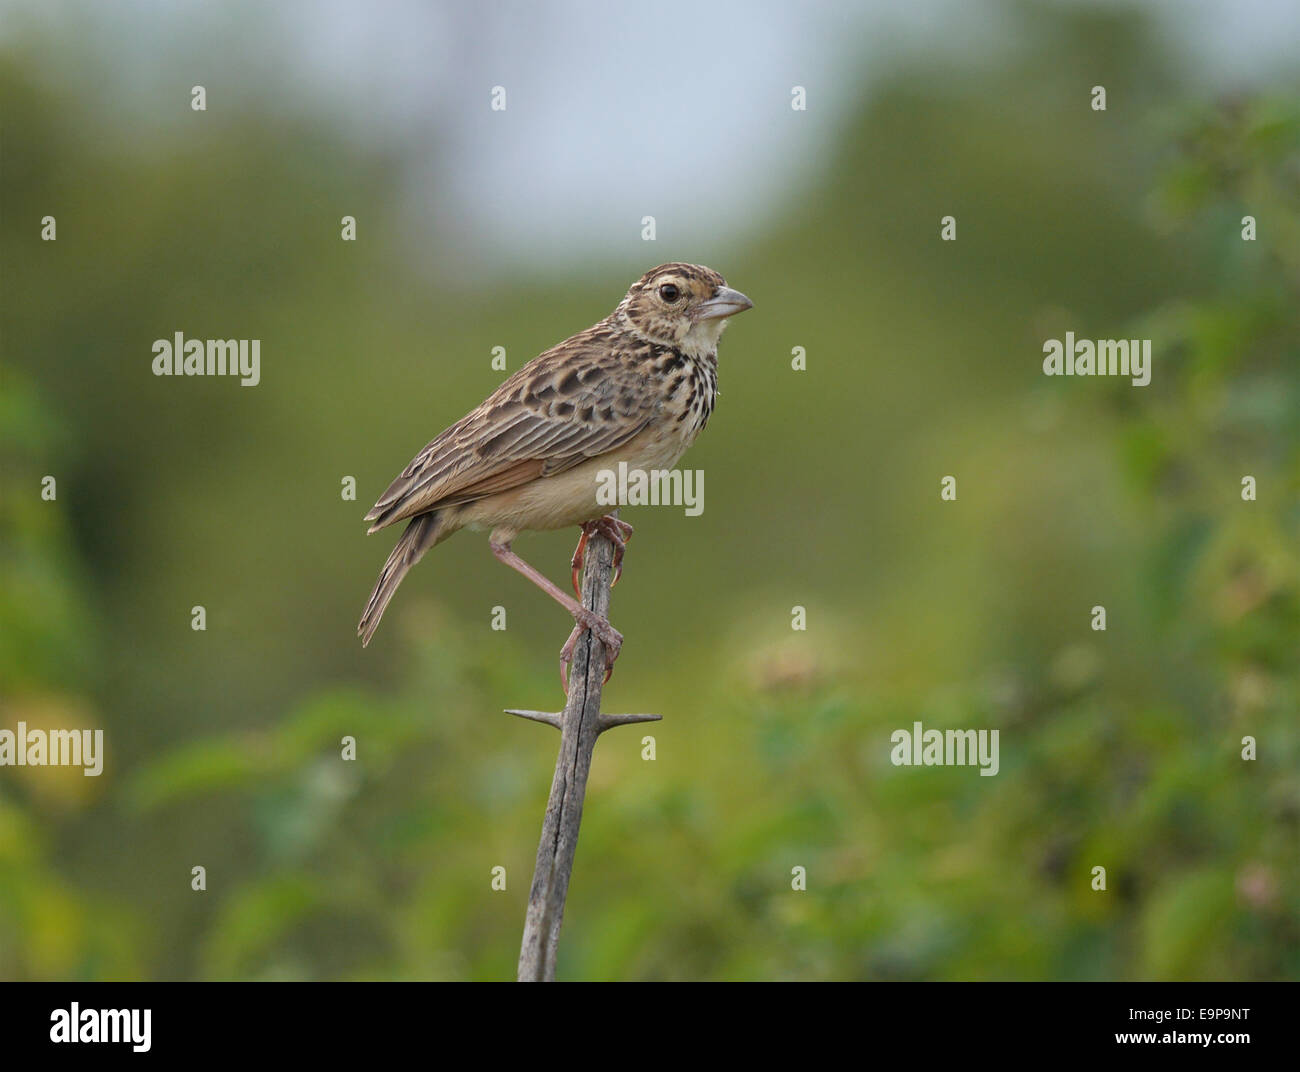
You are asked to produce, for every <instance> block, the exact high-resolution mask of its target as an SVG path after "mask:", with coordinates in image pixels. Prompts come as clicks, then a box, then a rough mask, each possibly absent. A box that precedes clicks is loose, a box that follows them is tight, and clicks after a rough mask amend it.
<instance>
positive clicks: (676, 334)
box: [357, 261, 754, 691]
mask: <svg viewBox="0 0 1300 1072" xmlns="http://www.w3.org/2000/svg"><path fill="white" fill-rule="evenodd" d="M753 304H754V303H753V302H752V301H750V299H749V298H747V297H746V296H745V295H744V294H742V293H741V292H740V291H738V290H733V289H732V288H730V287H728V286H727V283H726V280H725V279H723V277H722V276H721V275H719V274H718V273H717V272H715V271H714V270H713V269H711V268H706V267H704V266H703V265H698V264H686V263H683V262H678V261H674V262H671V263H668V264H661V265H659V266H658V267H656V268H652V269H650V271H648V272H646V273H645V275H643V276H642V277H641V278H640V279H639V280H637V281H636V282H635V283H633V284H632V286H631V287H630V288H629V289H628V291H627V293H626V294H625V295H624V296H623V299H622V300H621V301H620V302H619V303H618V305H617V306H616V307H615V309H614V311H613V312H612V313H610V314H609V315H608V316H607V317H605V318H604V319H603V320H601V321H599V322H598V323H596V324H593V325H592V326H591V327H589V328H587V329H586V330H585V331H580V332H579V333H578V334H576V335H573V336H571V337H570V338H568V339H566V340H565V341H564V342H562V343H560V344H559V345H557V346H554V347H552V348H551V349H549V350H546V351H545V352H543V353H541V354H539V355H538V356H537V357H535V358H533V359H532V360H531V361H529V362H528V363H527V364H525V365H523V366H522V367H521V368H520V369H519V370H518V371H517V372H515V373H514V374H513V375H511V376H509V377H508V378H507V379H506V380H504V381H503V382H502V383H501V385H500V386H499V387H498V388H497V389H496V390H495V391H493V392H492V394H491V395H489V396H488V397H487V399H485V400H484V401H483V402H482V403H481V404H480V405H479V406H478V407H477V408H475V409H474V410H472V411H470V412H469V413H467V414H466V415H465V416H464V417H462V418H461V419H460V420H458V421H457V422H456V423H455V424H453V425H451V427H449V428H447V429H446V430H445V431H443V432H442V433H441V434H439V435H438V436H437V437H435V438H434V439H433V440H432V441H431V442H429V443H428V444H427V445H426V446H425V447H424V449H423V450H421V451H420V452H419V453H418V454H416V455H415V457H414V458H413V459H412V460H411V462H410V464H409V465H407V466H406V468H405V469H403V470H402V472H401V473H400V474H399V475H398V477H397V478H396V479H395V480H394V481H393V482H392V484H390V485H389V487H388V490H387V491H385V492H384V493H383V495H381V496H380V497H379V499H378V501H377V502H376V503H375V505H374V506H373V507H372V508H371V510H370V512H369V513H367V514H366V516H365V520H366V521H369V522H371V525H370V528H369V530H368V534H369V533H375V532H378V531H379V530H381V529H384V528H387V527H388V526H390V525H395V524H397V523H398V522H400V521H405V522H406V529H405V531H403V533H402V535H401V537H400V538H399V539H398V541H397V544H396V546H395V547H394V548H393V552H392V554H390V555H389V556H388V560H387V561H386V562H385V563H384V565H383V568H382V569H381V570H380V572H379V579H378V580H377V581H376V583H375V587H374V591H373V592H371V594H370V599H369V600H368V601H367V603H366V606H365V610H364V611H363V612H362V615H361V620H360V622H359V623H358V625H357V635H358V636H360V637H361V642H362V645H363V646H367V645H369V643H370V641H371V638H372V637H373V636H374V634H375V629H376V628H377V627H378V626H379V621H380V619H381V618H382V617H383V614H384V610H385V609H386V608H387V606H388V603H389V601H390V600H391V599H392V598H393V593H394V592H396V590H397V586H398V585H399V584H400V583H401V582H402V579H403V578H404V577H405V576H406V574H407V573H408V572H409V571H410V569H411V567H413V566H414V565H415V564H416V563H417V562H419V561H420V559H421V558H422V557H423V556H424V554H425V552H427V551H428V550H429V549H430V548H431V547H434V546H435V545H437V544H439V543H441V542H442V541H443V540H445V539H447V538H448V537H449V536H451V535H453V534H454V533H456V532H458V531H459V530H461V529H470V530H478V531H483V530H487V532H488V545H489V547H490V548H491V550H492V553H493V555H495V556H496V558H497V559H498V560H499V561H500V562H502V563H504V564H505V565H507V566H509V567H510V568H511V569H514V570H516V571H517V572H519V573H520V574H522V575H523V576H524V577H526V578H528V580H530V581H532V582H533V583H534V584H535V585H537V586H538V587H539V588H541V589H542V591H544V592H545V593H546V594H547V595H549V596H550V597H551V598H552V599H554V600H555V601H556V602H557V603H559V604H560V605H561V606H562V607H564V609H565V610H566V611H568V612H569V614H570V615H571V616H572V617H573V620H574V628H573V632H572V633H571V634H570V636H569V639H568V641H566V643H565V645H564V647H563V648H562V649H561V651H560V679H561V683H562V684H563V685H564V687H565V689H566V691H567V688H568V664H569V662H570V661H571V659H572V656H573V649H574V645H575V644H576V643H577V641H578V639H579V637H580V636H581V635H582V633H583V632H584V630H591V631H592V632H593V633H594V634H595V635H596V636H598V637H599V638H600V640H601V642H602V643H603V645H604V650H605V659H606V668H605V669H606V680H608V677H609V674H610V673H612V672H613V667H614V661H615V660H616V659H617V658H618V654H619V651H620V649H621V647H622V643H623V636H622V634H621V633H619V632H618V631H617V630H616V629H614V627H613V626H612V625H611V624H610V623H609V621H608V619H607V618H605V617H603V616H601V615H598V614H596V613H594V612H593V611H590V610H588V609H587V608H586V607H584V606H583V605H582V604H581V603H580V602H579V601H577V600H575V599H572V598H570V597H569V596H568V595H567V594H566V593H565V592H563V591H562V590H561V589H560V588H559V587H558V586H557V585H555V584H554V583H552V582H551V581H550V580H549V579H548V578H547V577H546V576H545V575H544V574H542V573H541V572H539V571H538V570H536V569H535V568H534V567H532V566H531V565H529V564H528V563H527V562H525V561H524V560H523V559H522V558H520V557H519V555H518V554H517V553H516V552H515V551H514V550H513V549H512V544H513V542H514V540H515V538H516V537H517V536H518V535H519V533H521V532H523V531H534V530H548V529H560V528H567V527H569V526H571V525H577V526H579V528H580V529H581V535H580V537H579V542H578V547H577V550H576V551H575V553H574V556H573V559H572V562H571V567H572V580H573V583H574V592H575V594H578V586H577V578H578V572H579V570H580V569H581V565H582V557H583V553H584V551H585V548H586V545H587V539H588V537H589V536H591V535H592V534H593V533H596V532H600V533H602V534H603V535H605V536H607V537H608V538H609V539H610V541H611V542H612V543H613V545H614V549H615V550H614V555H615V559H614V565H615V570H616V573H615V580H617V578H618V576H619V575H620V574H621V572H622V560H623V552H624V550H625V547H626V543H627V540H628V539H630V537H631V535H632V526H631V525H629V524H628V523H627V522H626V521H622V520H621V519H619V518H618V517H617V516H615V515H613V514H611V513H610V511H609V506H608V504H602V503H601V502H599V501H598V496H597V489H598V486H599V484H600V479H599V474H600V473H601V472H602V471H609V470H617V469H618V466H619V463H620V462H622V463H625V464H626V465H627V467H628V471H633V470H637V469H640V470H645V471H647V472H648V471H650V470H653V469H670V468H671V467H672V466H673V465H674V464H675V463H676V462H677V460H678V459H679V458H680V457H681V456H682V454H683V453H685V451H686V449H687V448H688V447H689V446H690V445H691V444H692V443H694V442H695V439H696V437H697V436H698V435H699V434H700V432H701V431H703V429H704V426H705V425H706V424H707V423H708V420H709V416H710V415H711V414H712V412H713V407H714V403H715V401H716V399H717V394H718V363H717V353H718V339H719V338H720V336H721V335H722V332H723V329H724V328H725V327H726V326H727V324H728V323H729V321H730V318H731V317H732V316H734V315H736V314H737V313H740V312H744V311H745V310H746V309H750V308H752V307H753Z"/></svg>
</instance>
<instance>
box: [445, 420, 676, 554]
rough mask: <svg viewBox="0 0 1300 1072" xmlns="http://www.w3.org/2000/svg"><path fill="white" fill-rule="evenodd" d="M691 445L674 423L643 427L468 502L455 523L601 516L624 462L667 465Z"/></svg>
mask: <svg viewBox="0 0 1300 1072" xmlns="http://www.w3.org/2000/svg"><path fill="white" fill-rule="evenodd" d="M689 445H690V443H689V442H688V440H687V439H686V438H685V437H684V436H683V435H682V434H681V433H680V432H678V431H677V429H675V428H669V429H666V430H662V431H661V430H658V429H656V430H654V431H647V432H643V433H642V434H641V435H640V436H638V437H637V438H636V439H634V440H632V441H631V442H630V443H628V444H627V445H626V446H625V447H623V448H621V449H620V450H617V451H613V452H611V453H609V454H602V455H601V456H600V457H599V458H592V459H591V460H590V461H586V462H582V463H581V464H579V465H575V466H574V467H573V468H572V469H569V470H567V471H566V472H563V473H559V474H557V475H555V476H550V477H543V478H541V479H538V480H534V481H531V482H530V483H528V484H525V485H523V486H522V487H518V488H511V489H510V490H509V491H503V492H500V493H498V494H496V495H490V496H488V497H487V498H485V499H480V500H479V501H478V502H473V503H466V504H465V505H464V506H462V507H459V508H458V510H457V518H456V520H457V522H458V523H459V524H460V525H464V526H465V527H467V528H473V529H481V528H494V529H495V528H500V529H512V530H515V531H519V530H523V529H560V528H567V527H569V526H570V525H579V524H581V523H582V522H584V521H590V520H592V519H593V518H597V517H601V516H603V515H604V514H608V513H609V512H610V511H611V510H613V509H615V507H614V506H611V505H609V504H608V502H600V501H598V497H597V493H598V491H599V489H600V488H601V487H602V486H605V487H608V478H602V476H601V474H602V473H609V472H617V471H618V468H619V463H620V462H623V463H625V464H626V465H627V468H628V469H629V470H635V469H642V470H645V471H647V472H649V471H650V470H654V469H671V468H672V467H673V466H674V465H676V464H677V461H678V459H679V458H680V457H681V456H682V454H683V453H685V451H686V448H687V447H688V446H689Z"/></svg>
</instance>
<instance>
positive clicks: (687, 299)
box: [614, 263, 754, 354]
mask: <svg viewBox="0 0 1300 1072" xmlns="http://www.w3.org/2000/svg"><path fill="white" fill-rule="evenodd" d="M753 305H754V303H753V302H752V301H750V300H749V299H748V298H746V297H745V295H743V294H741V293H740V291H738V290H732V289H731V288H730V287H729V286H727V281H726V280H725V279H723V278H722V276H720V275H718V273H717V272H715V271H714V270H713V269H712V268H705V267H704V266H703V265H702V264H678V263H673V264H661V265H659V267H658V268H651V269H650V271H648V272H646V274H645V275H643V276H642V277H641V278H640V279H638V280H637V281H636V282H635V283H633V284H632V289H631V290H629V291H628V292H627V295H626V297H624V298H623V300H622V301H621V302H619V306H618V308H617V309H616V310H615V311H614V318H615V319H616V320H617V321H618V322H619V324H620V325H621V326H623V327H625V328H628V329H630V330H632V331H634V332H635V333H636V334H638V335H640V336H642V337H644V338H647V339H650V340H651V341H652V342H657V343H662V344H663V345H665V346H674V347H676V348H678V349H679V350H683V351H685V352H686V353H692V354H709V353H713V352H714V351H715V350H716V349H717V347H718V336H720V335H721V334H722V329H723V328H725V327H726V326H727V318H728V317H731V316H734V315H735V314H736V313H743V312H744V311H745V310H746V309H749V308H752V307H753Z"/></svg>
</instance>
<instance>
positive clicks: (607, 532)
mask: <svg viewBox="0 0 1300 1072" xmlns="http://www.w3.org/2000/svg"><path fill="white" fill-rule="evenodd" d="M635 531H636V530H635V529H633V528H632V526H631V525H630V524H628V523H627V522H626V521H623V520H622V519H621V518H617V517H615V516H614V515H613V514H606V515H605V516H604V517H599V518H597V519H596V520H595V521H588V522H586V523H584V524H583V526H582V535H581V536H579V537H578V547H577V549H576V550H575V551H574V552H573V560H572V561H571V562H570V565H571V566H572V567H573V575H572V581H573V594H574V595H576V596H577V597H578V598H579V599H581V598H582V587H581V584H580V582H579V580H578V575H579V574H580V573H581V572H582V565H583V562H584V560H585V557H586V554H587V540H588V538H590V536H591V534H592V533H593V532H599V533H600V534H601V535H602V536H604V537H605V538H606V539H608V540H609V542H610V543H612V544H613V545H614V578H613V580H611V581H610V582H609V586H610V587H611V588H613V587H614V585H616V584H618V579H619V578H620V577H622V576H623V552H624V551H626V550H627V541H628V540H630V539H631V538H632V533H633V532H635Z"/></svg>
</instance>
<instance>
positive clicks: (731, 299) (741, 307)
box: [695, 287, 754, 320]
mask: <svg viewBox="0 0 1300 1072" xmlns="http://www.w3.org/2000/svg"><path fill="white" fill-rule="evenodd" d="M752 308H754V303H753V302H752V301H750V300H749V299H748V298H746V297H745V295H743V294H741V293H740V291H738V290H732V289H731V288H730V287H719V288H718V293H716V294H715V295H713V297H712V298H710V299H709V300H708V301H706V302H704V303H703V304H701V305H700V306H698V307H697V308H696V310H695V319H696V320H721V319H722V318H723V317H726V316H735V315H736V314H737V313H743V312H744V311H745V310H746V309H752Z"/></svg>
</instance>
